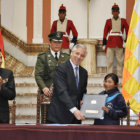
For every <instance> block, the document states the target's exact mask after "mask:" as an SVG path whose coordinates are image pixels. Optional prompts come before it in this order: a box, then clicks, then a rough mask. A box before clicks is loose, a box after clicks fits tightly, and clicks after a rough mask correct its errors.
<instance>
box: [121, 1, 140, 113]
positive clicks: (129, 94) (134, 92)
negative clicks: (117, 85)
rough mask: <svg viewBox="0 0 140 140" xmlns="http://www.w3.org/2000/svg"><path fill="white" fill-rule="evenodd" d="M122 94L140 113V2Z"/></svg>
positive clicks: (127, 51) (134, 17)
mask: <svg viewBox="0 0 140 140" xmlns="http://www.w3.org/2000/svg"><path fill="white" fill-rule="evenodd" d="M122 94H123V96H124V98H125V101H126V102H128V101H129V103H130V108H131V109H132V110H133V111H134V112H135V113H138V112H140V0H135V5H134V9H133V13H132V17H131V22H130V27H129V32H128V36H127V42H126V49H125V58H124V68H123V80H122Z"/></svg>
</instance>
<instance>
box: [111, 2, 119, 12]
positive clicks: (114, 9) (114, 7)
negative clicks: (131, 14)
mask: <svg viewBox="0 0 140 140" xmlns="http://www.w3.org/2000/svg"><path fill="white" fill-rule="evenodd" d="M119 10H120V8H119V6H118V5H117V4H116V3H114V5H113V6H112V11H119Z"/></svg>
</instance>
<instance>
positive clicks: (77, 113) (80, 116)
mask: <svg viewBox="0 0 140 140" xmlns="http://www.w3.org/2000/svg"><path fill="white" fill-rule="evenodd" d="M73 114H74V116H75V118H76V119H77V120H84V119H85V117H84V115H83V114H82V112H81V111H80V110H78V109H77V110H75V111H74V113H73Z"/></svg>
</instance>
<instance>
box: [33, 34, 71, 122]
mask: <svg viewBox="0 0 140 140" xmlns="http://www.w3.org/2000/svg"><path fill="white" fill-rule="evenodd" d="M48 37H49V38H50V50H49V51H48V52H43V53H40V54H39V55H38V57H37V62H36V66H35V80H36V83H37V85H38V87H39V89H40V91H41V93H42V94H44V95H46V96H48V97H50V96H51V94H52V92H51V89H50V87H51V85H52V83H53V75H54V71H55V67H56V66H57V65H58V64H59V63H64V62H66V61H67V60H69V55H68V54H65V53H62V52H61V51H60V50H61V47H62V37H63V33H62V32H53V33H51V34H49V35H48ZM41 110H43V108H42V107H41ZM41 112H42V122H43V111H41Z"/></svg>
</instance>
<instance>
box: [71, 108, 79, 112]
mask: <svg viewBox="0 0 140 140" xmlns="http://www.w3.org/2000/svg"><path fill="white" fill-rule="evenodd" d="M75 110H78V109H77V108H76V107H73V108H71V109H70V112H71V113H74V111H75Z"/></svg>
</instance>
